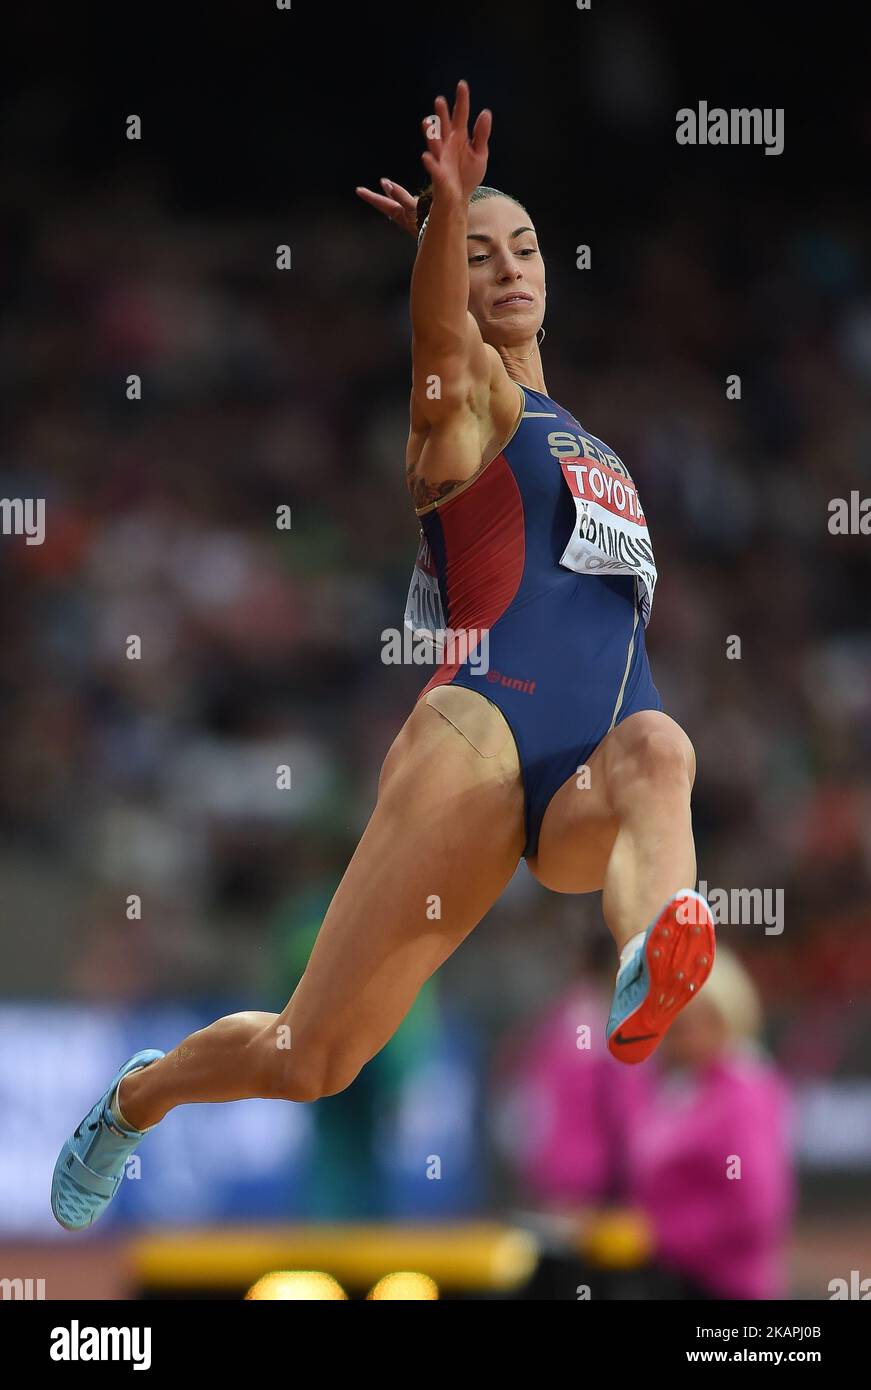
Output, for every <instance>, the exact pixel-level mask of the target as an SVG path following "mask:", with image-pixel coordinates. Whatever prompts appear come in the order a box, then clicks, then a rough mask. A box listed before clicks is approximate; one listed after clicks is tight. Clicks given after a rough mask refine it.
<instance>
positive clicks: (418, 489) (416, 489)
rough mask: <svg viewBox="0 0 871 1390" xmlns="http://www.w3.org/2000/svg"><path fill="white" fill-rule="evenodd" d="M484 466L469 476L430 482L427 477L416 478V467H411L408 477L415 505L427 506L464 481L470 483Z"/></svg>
mask: <svg viewBox="0 0 871 1390" xmlns="http://www.w3.org/2000/svg"><path fill="white" fill-rule="evenodd" d="M483 466H484V465H483V464H481V466H480V467H479V468H476V469H475V471H474V473H473V474H472V475H471V477H469V478H446V479H445V481H444V482H442V483H428V482H427V481H426V479H425V478H415V477H414V469H413V468H409V469H408V471H407V473H406V478H407V481H408V485H409V487H410V489H411V497H412V501H413V502H414V505H415V507H426V506H428V505H429V503H430V502H438V501H440V499H441V498H442V497H446V496H447V494H448V493H449V492H453V490H454V488H455V487H459V486H460V485H461V484H462V483H470V482H471V481H472V478H477V476H478V474H479V473H480V472H481V469H482V468H483Z"/></svg>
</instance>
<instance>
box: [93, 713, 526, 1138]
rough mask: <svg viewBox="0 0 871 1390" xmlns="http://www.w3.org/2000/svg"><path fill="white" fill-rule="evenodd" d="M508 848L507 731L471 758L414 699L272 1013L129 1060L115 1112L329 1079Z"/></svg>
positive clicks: (282, 1094) (393, 1017) (476, 907)
mask: <svg viewBox="0 0 871 1390" xmlns="http://www.w3.org/2000/svg"><path fill="white" fill-rule="evenodd" d="M469 698H470V699H471V700H473V701H477V700H479V699H480V698H481V697H480V696H478V695H474V694H472V693H471V692H470V693H469ZM488 709H492V706H489V705H488ZM492 717H493V718H494V719H501V716H500V715H499V714H498V712H497V711H495V710H493V715H492ZM522 847H523V794H522V785H521V781H520V774H519V768H518V765H517V754H516V750H515V747H514V743H513V740H511V738H510V737H509V738H508V739H507V740H506V741H505V742H504V744H503V747H502V751H501V752H500V753H499V754H497V755H496V756H493V757H488V758H483V757H482V756H481V754H480V753H478V752H476V751H475V749H474V748H473V747H472V745H471V744H470V743H469V742H468V741H467V740H466V739H465V737H464V736H463V735H462V734H461V733H459V732H458V730H457V729H456V728H454V727H453V725H452V724H450V723H448V721H447V720H446V719H445V718H443V717H442V715H441V714H439V713H437V711H436V710H434V709H431V708H430V707H429V706H427V705H426V704H424V703H423V702H421V703H420V704H418V705H417V706H415V709H414V711H413V712H412V714H411V716H410V717H409V719H408V720H407V721H406V724H405V726H404V727H403V729H402V730H401V732H400V734H399V736H398V737H397V739H396V741H395V742H394V744H393V746H392V748H391V749H390V752H389V753H388V755H387V759H386V760H385V764H384V768H383V769H382V774H381V786H380V789H379V796H378V802H377V805H376V807H375V810H374V812H373V814H372V818H371V820H370V821H369V824H368V825H367V827H366V830H365V832H364V834H363V837H362V839H361V841H360V844H359V845H358V847H357V850H356V852H355V854H354V856H353V858H352V859H351V862H350V864H349V865H348V868H347V870H346V872H345V875H344V877H343V879H342V882H341V883H340V885H339V887H338V889H337V890H336V894H335V897H334V898H333V901H332V903H331V904H330V908H329V910H328V912H327V915H326V917H325V918H324V922H323V925H322V927H321V930H320V933H319V935H318V939H317V941H316V943H315V947H314V950H313V951H312V955H311V959H310V960H309V963H308V966H307V968H306V971H305V974H304V975H303V978H302V979H301V980H300V982H299V985H298V986H297V988H296V990H295V991H294V994H293V997H292V999H291V1000H290V1002H289V1004H288V1005H287V1007H286V1008H285V1010H284V1011H283V1013H281V1014H280V1015H278V1014H268V1013H240V1014H232V1015H230V1016H229V1017H227V1018H222V1019H219V1020H218V1022H217V1023H213V1024H211V1026H210V1027H208V1028H204V1029H202V1030H201V1031H199V1032H197V1033H194V1034H192V1035H191V1037H189V1038H187V1039H185V1041H184V1042H182V1043H181V1044H180V1045H179V1046H178V1047H177V1048H175V1049H174V1051H172V1052H170V1053H168V1054H167V1056H166V1057H165V1058H163V1059H162V1060H161V1061H159V1062H154V1063H152V1064H151V1065H150V1066H149V1067H146V1068H144V1069H143V1070H141V1071H138V1072H134V1073H132V1074H131V1075H130V1076H129V1077H127V1078H125V1080H124V1082H123V1083H122V1086H121V1089H120V1091H119V1096H118V1103H119V1105H120V1107H121V1109H122V1111H123V1114H124V1117H125V1119H127V1120H128V1121H129V1123H130V1124H131V1125H133V1126H134V1127H135V1128H137V1129H144V1128H147V1127H148V1126H150V1125H153V1124H156V1123H157V1121H158V1120H160V1119H162V1118H163V1116H164V1115H165V1114H166V1113H167V1111H169V1110H171V1109H172V1108H173V1107H174V1106H176V1105H184V1104H189V1103H191V1102H197V1101H228V1100H241V1099H244V1098H246V1097H252V1096H266V1097H275V1098H284V1099H288V1100H314V1099H316V1098H317V1097H318V1096H322V1095H333V1094H335V1093H336V1092H337V1091H340V1090H343V1089H344V1088H345V1087H346V1086H347V1085H348V1084H349V1083H350V1082H351V1081H352V1080H353V1078H354V1077H355V1076H356V1075H357V1073H358V1072H359V1070H360V1068H361V1067H362V1066H363V1065H364V1064H365V1063H366V1062H367V1061H369V1059H370V1058H371V1057H373V1056H374V1055H375V1053H376V1052H378V1051H380V1049H381V1048H382V1047H383V1046H384V1044H385V1043H386V1042H387V1041H388V1039H389V1038H390V1037H392V1035H393V1033H394V1032H395V1031H396V1029H397V1028H398V1026H399V1024H400V1023H401V1021H402V1019H403V1018H404V1017H405V1015H406V1013H407V1012H408V1010H409V1009H410V1008H411V1005H412V1004H413V1002H414V999H415V997H416V995H417V992H418V990H419V989H420V987H421V985H422V984H423V983H424V981H425V980H427V979H428V978H429V976H430V975H431V974H432V973H433V971H435V970H436V969H437V968H438V967H439V965H441V964H442V962H443V961H444V960H445V959H446V958H447V957H448V956H449V955H450V954H451V952H452V951H453V950H455V948H456V947H457V946H458V945H459V943H460V942H461V941H462V940H463V938H464V937H465V936H467V935H468V933H469V932H470V931H471V930H472V928H473V927H474V926H475V925H476V923H477V922H479V921H480V919H481V917H483V916H484V914H485V913H486V912H487V911H488V910H489V908H490V907H491V906H492V904H493V903H494V902H495V901H496V899H497V898H498V897H499V895H500V894H501V892H502V890H503V888H504V887H505V885H506V883H507V882H508V881H509V879H510V878H511V876H512V874H513V873H514V870H515V868H516V866H517V863H518V860H519V857H520V851H521V849H522Z"/></svg>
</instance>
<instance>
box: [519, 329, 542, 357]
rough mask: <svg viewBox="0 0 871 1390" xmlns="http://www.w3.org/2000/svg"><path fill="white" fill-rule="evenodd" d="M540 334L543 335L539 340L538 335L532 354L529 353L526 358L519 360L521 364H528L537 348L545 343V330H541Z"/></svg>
mask: <svg viewBox="0 0 871 1390" xmlns="http://www.w3.org/2000/svg"><path fill="white" fill-rule="evenodd" d="M539 332H540V333H541V337H540V338H539V337H538V335H537V334H536V340H535V342H534V343H533V345H532V352H528V353H527V354H526V356H525V357H521V358H520V359H519V360H520V361H521V362H528V361H529V359H530V357H531V356H532V353H533V352H535V349H536V348H537V347H540V346H541V344H542V343H543V342H544V333H545V330H544V328H543V327H542V328H541V329H539Z"/></svg>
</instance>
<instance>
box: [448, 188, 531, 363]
mask: <svg viewBox="0 0 871 1390" xmlns="http://www.w3.org/2000/svg"><path fill="white" fill-rule="evenodd" d="M466 245H467V247H468V252H469V312H470V313H471V315H472V317H473V318H474V319H475V321H476V322H477V324H478V327H479V328H480V330H481V336H482V338H483V339H484V342H485V343H490V344H492V346H493V347H499V346H505V347H513V346H515V345H520V344H523V343H527V342H528V341H529V340H530V339H531V338H533V337H534V336H535V334H536V333H537V332H538V329H539V328H540V327H541V321H542V319H543V318H544V294H545V290H544V264H543V262H542V259H541V252H540V251H539V249H538V239H537V237H536V235H535V229H534V228H533V226H532V224H531V222H530V220H529V215H528V214H527V213H525V212H524V211H523V208H520V207H518V206H517V204H516V203H512V202H511V200H510V199H509V198H482V199H481V201H480V202H478V203H471V204H470V206H469V223H468V240H467V242H466Z"/></svg>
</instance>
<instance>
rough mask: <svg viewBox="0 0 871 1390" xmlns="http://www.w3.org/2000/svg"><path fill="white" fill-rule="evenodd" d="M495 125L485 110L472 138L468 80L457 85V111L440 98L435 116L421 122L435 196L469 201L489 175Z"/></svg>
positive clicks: (426, 159)
mask: <svg viewBox="0 0 871 1390" xmlns="http://www.w3.org/2000/svg"><path fill="white" fill-rule="evenodd" d="M492 126H493V114H492V112H491V111H487V110H486V109H485V110H484V111H482V112H481V113H480V115H479V116H478V119H477V120H476V122H475V127H474V129H473V131H472V138H471V140H470V139H469V84H468V82H466V81H465V80H464V79H462V78H461V79H460V81H459V82H458V83H457V98H456V101H455V102H454V109H453V112H451V111H450V110H449V108H448V103H447V101H446V100H445V98H444V97H436V99H435V117H433V116H427V117H426V118H425V120H423V121H422V122H421V127H422V129H423V132H424V135H425V136H426V137H427V149H426V150H425V152H424V153H423V154H422V155H421V160H422V161H423V164H424V167H425V169H426V171H427V173H428V174H429V176H430V178H431V179H432V186H433V194H434V196H436V197H438V195H439V194H441V195H442V196H447V197H452V198H456V199H458V200H459V201H461V202H463V203H466V202H468V200H469V198H470V197H471V195H472V194H473V193H474V191H475V189H476V188H477V187H478V185H479V184H480V183H481V182H482V180H483V178H484V175H485V173H486V172H487V157H488V154H489V150H488V147H487V141H488V139H489V136H490V131H491V129H492Z"/></svg>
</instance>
